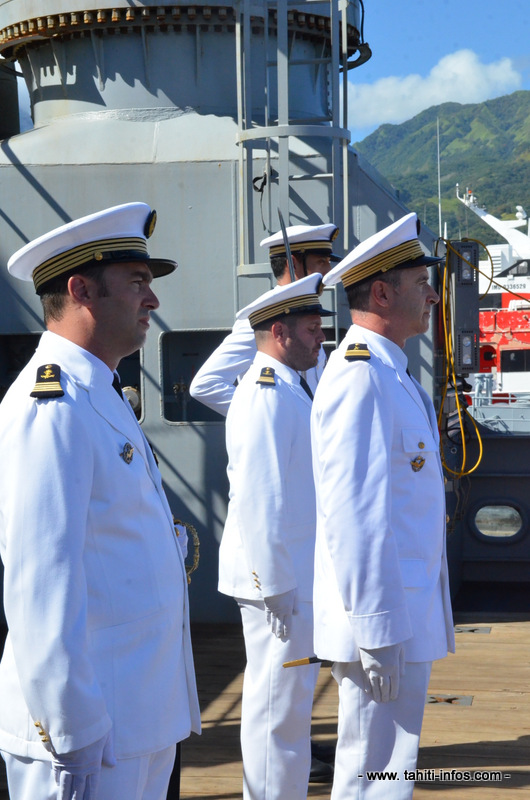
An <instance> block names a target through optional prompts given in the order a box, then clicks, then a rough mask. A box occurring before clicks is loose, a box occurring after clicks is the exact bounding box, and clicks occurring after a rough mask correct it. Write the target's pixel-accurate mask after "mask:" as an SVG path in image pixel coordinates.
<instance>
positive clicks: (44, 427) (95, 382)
mask: <svg viewBox="0 0 530 800" xmlns="http://www.w3.org/2000/svg"><path fill="white" fill-rule="evenodd" d="M46 364H54V365H58V366H59V367H60V368H61V385H62V388H63V390H64V396H63V397H57V398H52V399H35V398H32V397H30V393H31V391H32V389H33V387H34V386H35V382H36V376H37V369H38V368H39V367H42V365H46ZM41 371H42V370H39V372H41ZM112 377H113V376H112V372H111V371H110V370H109V369H108V367H107V366H106V365H105V364H103V362H101V361H100V360H99V359H97V358H95V357H94V356H92V355H91V354H89V353H87V352H86V351H85V350H83V349H82V348H80V347H77V346H76V345H74V344H72V343H71V342H69V341H67V340H66V339H64V338H62V337H61V336H57V335H55V334H53V333H50V332H46V333H44V334H43V336H42V338H41V340H40V343H39V346H38V349H37V351H36V353H35V355H34V356H33V357H32V359H31V361H30V362H29V364H28V365H27V366H26V367H25V369H24V370H23V371H22V373H21V374H20V375H19V377H18V378H17V380H16V381H15V383H14V384H13V385H12V387H11V388H10V390H9V391H8V393H7V395H6V397H5V398H4V400H3V402H2V405H1V406H0V551H1V556H2V560H3V562H4V565H5V611H6V617H7V621H8V625H9V629H10V632H9V635H8V639H7V643H6V647H5V651H4V655H3V658H2V662H1V664H0V749H2V750H6V751H7V752H10V753H13V754H15V755H19V756H26V757H29V758H33V759H47V758H48V757H49V756H48V753H47V751H46V750H45V748H44V747H43V744H42V742H41V738H40V737H47V738H49V740H51V745H52V746H53V747H54V748H55V750H56V751H57V752H59V753H64V752H69V751H71V750H77V749H78V748H81V747H84V746H86V745H88V744H90V743H92V742H94V741H96V740H97V739H99V738H101V737H102V736H104V735H105V733H106V732H107V731H108V730H109V729H110V728H111V726H112V728H113V736H114V745H115V749H116V756H117V757H118V758H127V757H134V756H138V755H143V754H146V753H150V752H155V751H157V750H161V749H163V748H165V747H168V746H170V745H171V744H173V743H175V742H176V741H179V740H181V739H183V738H184V737H186V736H187V735H188V734H189V732H190V729H192V730H195V731H197V732H198V731H199V730H200V719H199V709H198V703H197V695H196V687H195V676H194V669H193V658H192V652H191V643H190V636H189V623H188V598H187V583H186V574H185V568H184V562H183V557H182V553H181V550H180V547H179V546H178V543H177V540H176V537H175V533H174V528H173V523H172V515H171V511H170V509H169V505H168V503H167V500H166V496H165V493H164V490H163V487H162V482H161V476H160V472H159V470H158V468H157V466H156V464H155V461H154V458H153V455H152V453H151V450H150V447H149V445H148V443H147V441H146V439H145V437H144V435H143V433H142V431H141V429H140V426H139V425H138V422H137V421H136V419H135V417H134V414H133V412H132V409H131V408H130V406H129V403H128V402H126V401H124V400H122V399H121V398H120V397H119V395H118V394H117V392H116V391H115V390H114V389H113V387H112ZM127 444H129V445H131V446H132V447H133V448H134V451H133V454H132V460H130V463H127V460H126V458H124V456H123V454H124V447H125V445H127ZM43 740H45V738H44V739H43Z"/></svg>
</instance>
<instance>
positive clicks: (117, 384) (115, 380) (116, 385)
mask: <svg viewBox="0 0 530 800" xmlns="http://www.w3.org/2000/svg"><path fill="white" fill-rule="evenodd" d="M112 386H113V388H114V389H116V391H117V392H118V394H119V396H120V397H121V399H122V400H123V392H122V390H121V385H120V379H119V378H118V376H117V375H116V373H114V378H113V379H112Z"/></svg>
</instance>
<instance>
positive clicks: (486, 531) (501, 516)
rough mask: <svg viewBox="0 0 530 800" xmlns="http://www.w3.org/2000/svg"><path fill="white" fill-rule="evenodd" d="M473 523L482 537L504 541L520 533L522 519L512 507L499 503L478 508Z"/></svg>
mask: <svg viewBox="0 0 530 800" xmlns="http://www.w3.org/2000/svg"><path fill="white" fill-rule="evenodd" d="M474 523H475V526H476V529H477V531H478V532H479V533H480V534H481V535H482V536H486V537H488V538H493V539H503V540H505V541H506V540H510V539H513V538H514V537H516V536H517V535H518V534H519V533H520V532H521V530H522V527H523V518H522V516H521V514H520V512H519V511H518V510H517V509H516V508H515V507H514V506H509V505H502V504H500V503H499V504H495V505H488V506H482V507H481V508H479V509H478V511H477V512H476V513H475V517H474Z"/></svg>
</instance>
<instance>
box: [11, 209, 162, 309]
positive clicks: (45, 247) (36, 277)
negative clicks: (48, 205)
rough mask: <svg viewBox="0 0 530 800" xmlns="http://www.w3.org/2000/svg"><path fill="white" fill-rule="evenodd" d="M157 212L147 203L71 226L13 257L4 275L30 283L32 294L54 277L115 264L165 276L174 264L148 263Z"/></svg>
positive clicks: (41, 238)
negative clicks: (141, 265)
mask: <svg viewBox="0 0 530 800" xmlns="http://www.w3.org/2000/svg"><path fill="white" fill-rule="evenodd" d="M155 224H156V211H151V209H150V208H149V206H148V205H147V204H146V203H125V204H124V205H120V206H113V207H112V208H106V209H104V210H103V211H97V212H96V213H95V214H89V215H88V216H86V217H81V218H80V219H75V220H72V222H68V223H67V224H66V225H61V227H59V228H54V230H52V231H49V232H48V233H45V234H43V235H42V236H39V237H38V238H37V239H34V240H33V241H31V242H29V243H28V244H26V245H24V247H21V248H20V250H17V251H16V253H14V254H13V255H12V256H11V258H10V259H9V261H8V262H7V269H8V271H9V272H10V274H11V275H13V276H14V277H15V278H20V280H23V281H30V280H33V282H34V284H35V290H36V292H37V294H42V292H43V289H44V287H45V284H47V283H48V282H49V281H51V280H53V279H54V278H57V277H58V276H59V275H64V274H66V273H70V272H74V271H75V270H79V269H82V268H83V267H87V266H93V265H100V266H102V267H103V266H105V265H106V264H108V263H111V262H116V261H143V262H145V263H146V264H147V265H148V266H149V269H150V270H151V272H152V273H153V277H154V278H159V277H161V276H162V275H168V274H169V273H170V272H173V270H174V269H175V268H176V266H177V264H176V262H175V261H172V260H169V259H161V258H151V257H150V256H149V253H148V252H147V239H148V238H149V237H150V236H151V234H152V233H153V231H154V228H155Z"/></svg>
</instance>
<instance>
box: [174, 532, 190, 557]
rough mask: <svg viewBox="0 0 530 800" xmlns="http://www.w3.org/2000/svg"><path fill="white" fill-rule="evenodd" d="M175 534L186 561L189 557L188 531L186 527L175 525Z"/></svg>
mask: <svg viewBox="0 0 530 800" xmlns="http://www.w3.org/2000/svg"><path fill="white" fill-rule="evenodd" d="M175 533H176V534H177V542H178V543H179V546H180V549H181V550H182V556H183V558H184V559H186V556H187V555H188V529H187V528H186V526H185V525H180V524H179V523H176V524H175Z"/></svg>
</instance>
